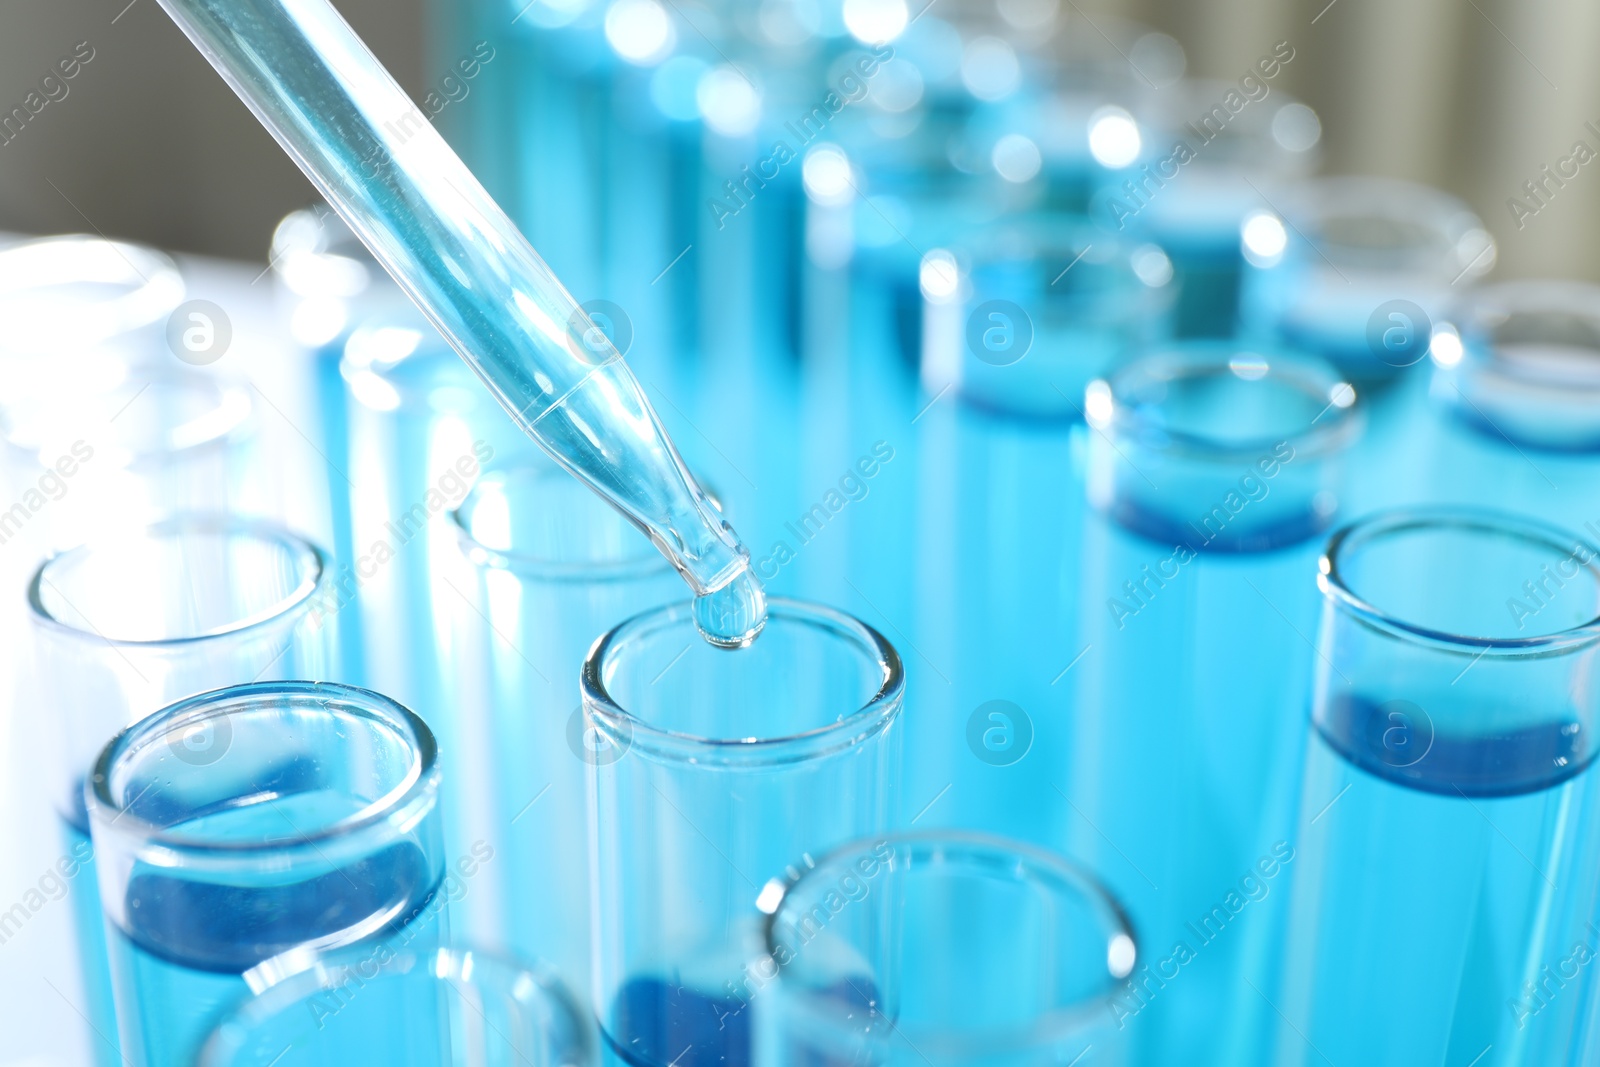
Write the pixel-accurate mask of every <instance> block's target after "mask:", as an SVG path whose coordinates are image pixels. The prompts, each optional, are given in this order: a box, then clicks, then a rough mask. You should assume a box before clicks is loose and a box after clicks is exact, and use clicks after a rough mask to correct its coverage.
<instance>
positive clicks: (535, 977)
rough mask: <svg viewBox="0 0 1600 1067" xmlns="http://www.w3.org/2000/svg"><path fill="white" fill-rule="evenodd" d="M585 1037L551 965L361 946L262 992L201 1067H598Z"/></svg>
mask: <svg viewBox="0 0 1600 1067" xmlns="http://www.w3.org/2000/svg"><path fill="white" fill-rule="evenodd" d="M380 949H381V951H380ZM589 1030H590V1023H589V1020H588V1019H586V1018H585V1017H584V1015H583V1011H582V1009H581V1008H579V1006H578V1004H577V1003H576V1001H575V1000H574V999H573V995H572V992H571V989H570V988H569V987H568V985H567V983H565V982H564V981H562V979H561V978H560V977H559V976H558V975H556V974H554V973H552V972H551V971H550V970H549V969H548V968H546V967H542V966H538V965H533V964H527V963H523V962H520V961H518V960H517V959H515V958H512V957H506V956H501V955H495V954H491V953H485V952H483V951H482V950H480V949H475V948H461V947H450V948H441V949H438V950H436V951H432V952H428V951H418V950H415V949H404V950H399V951H391V950H388V949H387V946H376V947H374V946H365V945H358V946H355V947H352V948H347V949H343V950H340V951H338V952H331V953H327V954H319V955H318V956H317V958H316V961H315V963H313V964H312V965H311V966H310V967H309V968H307V969H306V970H304V971H301V972H299V973H297V974H295V975H293V976H290V977H286V978H282V979H279V980H277V981H274V982H272V983H271V984H269V985H266V986H265V987H264V988H262V989H260V990H259V991H257V992H256V993H254V995H252V996H251V997H250V998H249V999H248V1000H246V1001H244V1002H243V1003H242V1004H240V1005H239V1006H238V1007H236V1008H234V1009H233V1010H232V1011H231V1012H230V1013H229V1014H228V1016H227V1017H226V1018H224V1019H223V1021H222V1022H221V1023H220V1024H218V1026H217V1028H216V1030H214V1031H213V1032H212V1034H211V1036H210V1037H209V1038H207V1040H206V1044H205V1047H204V1048H203V1050H202V1051H201V1055H200V1058H199V1059H198V1060H197V1061H195V1065H196V1067H267V1065H269V1064H276V1065H278V1067H345V1065H347V1064H351V1063H370V1062H374V1059H373V1058H374V1057H375V1056H378V1055H382V1056H383V1059H382V1061H381V1062H382V1063H384V1064H385V1067H590V1065H591V1064H592V1063H593V1062H594V1042H593V1039H592V1037H591V1036H590V1033H589ZM419 1031H431V1032H427V1033H419Z"/></svg>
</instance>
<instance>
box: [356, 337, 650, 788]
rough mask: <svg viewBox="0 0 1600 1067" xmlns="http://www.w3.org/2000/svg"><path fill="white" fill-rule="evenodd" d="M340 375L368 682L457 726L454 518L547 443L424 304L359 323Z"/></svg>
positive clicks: (439, 724) (458, 588)
mask: <svg viewBox="0 0 1600 1067" xmlns="http://www.w3.org/2000/svg"><path fill="white" fill-rule="evenodd" d="M338 371H339V374H340V376H341V379H342V386H343V402H344V405H345V414H344V418H345V420H346V423H347V425H348V428H349V435H350V436H349V445H348V447H349V464H348V466H347V467H346V468H345V469H346V470H347V471H348V472H349V475H350V485H349V487H348V488H349V505H350V517H349V521H350V538H351V546H352V547H351V554H350V556H349V557H348V558H347V559H346V560H344V561H343V563H344V566H342V567H341V568H340V575H339V583H338V589H339V603H340V606H341V608H342V609H343V610H345V611H346V612H348V614H349V615H350V616H352V617H359V622H358V625H359V627H360V630H361V635H362V649H361V665H362V682H363V684H365V685H368V686H371V687H372V688H374V689H377V690H379V691H380V692H382V693H385V694H387V695H389V696H391V697H393V698H395V699H396V700H399V701H401V702H402V703H404V704H406V705H407V706H409V707H412V708H415V709H417V710H418V711H419V712H420V713H421V714H423V715H424V716H426V717H427V719H428V721H429V722H430V723H432V724H433V725H434V726H435V727H436V728H438V729H444V730H446V731H448V729H449V725H448V723H447V719H448V718H450V717H451V716H452V715H453V712H454V709H455V701H454V699H453V697H452V696H451V695H450V694H449V692H448V689H447V687H446V686H445V684H444V681H443V678H444V674H445V672H446V670H447V669H448V665H449V660H450V659H451V658H452V657H453V656H454V655H455V654H456V653H457V652H458V651H459V650H458V649H457V648H456V647H455V646H454V645H453V644H452V643H451V642H450V641H449V639H448V636H447V629H448V619H449V616H450V612H451V611H452V610H454V608H455V606H456V605H457V604H458V603H459V601H460V599H461V596H462V592H463V590H464V588H465V587H464V584H463V583H462V581H461V579H460V577H459V576H457V575H453V574H452V573H451V566H452V565H453V564H454V563H456V562H457V561H458V554H457V552H456V544H455V542H456V539H455V532H454V530H452V529H451V523H450V518H449V513H450V512H451V510H452V509H454V508H456V507H458V506H460V504H461V502H462V501H463V500H464V499H465V497H466V495H467V492H468V490H469V489H470V488H471V487H472V484H473V482H474V481H475V480H476V479H477V478H478V476H479V474H480V473H481V471H482V470H483V465H484V464H485V463H488V462H490V461H492V460H494V459H496V458H497V457H500V458H502V459H504V460H509V459H511V458H513V457H514V456H515V455H516V454H517V453H518V452H519V451H520V452H526V453H534V452H536V449H534V448H533V447H532V445H531V444H529V443H528V441H527V438H525V437H523V436H522V435H521V434H520V433H518V432H517V431H516V430H515V428H514V427H513V426H511V424H510V423H508V422H507V421H506V420H505V419H504V418H503V417H501V413H500V412H499V410H498V409H497V408H496V407H495V405H494V404H493V403H492V402H491V401H490V399H489V397H488V396H487V395H485V394H484V392H483V390H482V389H480V388H479V387H478V385H477V383H476V382H475V381H474V380H473V378H472V375H471V373H470V372H469V371H468V370H467V368H466V367H464V366H463V365H462V363H461V361H460V360H459V359H457V358H456V357H455V355H454V353H452V352H451V351H450V350H449V348H448V347H447V346H446V345H445V344H444V343H443V342H442V341H441V340H440V339H439V336H438V334H437V333H436V332H435V331H434V329H433V328H432V327H431V326H429V325H428V324H427V323H426V322H423V321H422V320H421V318H420V316H418V315H416V313H415V312H414V311H411V312H410V313H408V314H392V315H389V316H386V317H382V318H375V319H371V320H368V321H367V322H366V323H364V324H362V325H361V326H358V327H357V328H356V329H355V330H353V331H352V332H351V334H350V336H349V337H348V339H347V340H346V342H345V345H344V350H343V353H342V355H341V357H340V359H339V361H338ZM640 540H643V539H642V538H641V539H640ZM452 584H453V585H454V586H455V588H452V587H451V585H452ZM452 810H453V809H452Z"/></svg>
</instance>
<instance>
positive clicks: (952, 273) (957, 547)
mask: <svg viewBox="0 0 1600 1067" xmlns="http://www.w3.org/2000/svg"><path fill="white" fill-rule="evenodd" d="M938 255H943V256H946V257H948V258H947V260H946V264H947V267H948V273H935V272H929V273H928V274H926V275H925V277H924V285H923V289H924V297H925V311H924V314H925V321H926V326H925V330H924V337H925V341H924V344H925V349H924V356H923V360H924V362H923V394H924V397H925V398H926V399H924V401H923V403H924V404H925V405H926V410H924V411H923V412H921V413H920V414H918V415H917V421H916V424H915V430H916V435H915V438H914V439H913V445H914V448H913V449H908V450H907V451H908V452H910V455H908V456H907V459H909V460H910V462H911V463H913V464H914V465H915V467H914V469H913V470H912V471H910V472H906V473H902V474H900V475H898V476H899V477H901V478H908V477H909V478H915V479H916V489H915V493H914V496H913V497H912V499H911V500H910V501H908V505H907V510H906V511H905V512H904V514H903V515H890V516H888V517H887V518H886V519H884V520H882V521H881V522H880V525H879V528H878V529H877V530H874V531H873V535H872V536H876V537H879V538H882V539H884V540H887V541H889V542H891V543H892V544H894V545H896V546H899V545H910V546H912V550H911V553H910V554H911V556H912V568H911V573H912V575H913V580H911V581H910V582H908V583H907V587H906V588H905V589H904V590H895V589H885V588H884V585H885V578H886V577H888V576H889V575H893V574H895V573H897V572H896V571H894V570H892V569H890V568H888V567H887V566H885V567H881V568H878V569H875V570H873V571H871V572H868V573H867V574H865V575H863V577H861V578H859V579H857V581H858V582H859V584H860V587H861V594H862V595H863V596H865V597H867V598H869V601H870V603H872V604H873V605H874V606H875V607H876V608H877V609H878V610H881V611H883V612H885V613H886V617H887V618H889V619H890V620H893V621H894V622H895V624H896V625H904V626H905V627H907V630H908V633H909V642H910V644H911V646H912V647H914V648H915V649H917V650H918V655H919V657H925V658H926V660H927V661H928V662H929V663H930V664H932V665H933V666H932V667H931V668H930V671H936V672H937V674H936V676H935V677H936V678H938V679H939V680H940V681H941V684H938V685H934V684H930V685H928V686H926V687H925V688H924V689H923V691H922V695H921V698H920V699H921V701H922V704H921V710H922V714H921V715H919V716H917V717H916V718H915V719H913V720H911V721H909V722H908V724H907V729H908V735H907V745H908V750H909V751H910V752H911V753H912V756H911V758H910V759H908V761H907V766H908V768H909V779H908V786H907V788H908V792H909V793H910V794H911V795H913V796H916V797H919V798H921V799H920V800H919V801H918V805H919V806H920V805H922V804H927V803H929V802H931V801H933V800H934V799H935V798H937V801H938V805H937V807H936V809H934V810H933V811H930V812H929V817H933V814H934V811H936V812H937V817H938V819H939V821H940V823H942V824H943V825H947V826H951V825H953V826H964V827H970V828H973V829H981V830H985V831H988V832H994V833H1004V834H1006V835H1008V836H1011V837H1017V838H1021V839H1024V840H1030V841H1035V842H1039V843H1050V842H1053V841H1055V840H1057V839H1058V837H1059V835H1060V834H1061V833H1062V832H1063V830H1062V823H1061V816H1062V810H1061V804H1060V797H1059V795H1058V794H1057V793H1056V792H1055V790H1054V789H1053V788H1052V783H1053V782H1055V781H1056V779H1057V770H1058V768H1059V767H1060V765H1061V763H1062V762H1064V761H1065V760H1066V759H1067V754H1066V749H1065V748H1064V747H1063V746H1065V745H1066V744H1067V743H1068V741H1069V739H1070V736H1071V732H1070V729H1068V728H1067V720H1066V716H1065V715H1063V714H1059V713H1058V712H1057V709H1059V708H1061V707H1062V705H1063V703H1064V702H1065V701H1066V700H1067V696H1068V693H1069V692H1070V689H1071V682H1070V681H1068V680H1066V679H1068V678H1069V677H1070V675H1071V671H1072V670H1074V669H1078V667H1079V663H1078V661H1079V660H1080V659H1081V658H1082V656H1081V654H1082V653H1083V651H1084V641H1083V640H1082V639H1080V637H1079V633H1080V629H1081V625H1080V619H1079V612H1078V610H1077V607H1076V601H1077V586H1078V583H1079V581H1080V576H1079V574H1078V564H1077V560H1078V558H1079V556H1080V552H1081V549H1082V544H1083V527H1084V521H1085V513H1086V511H1087V504H1086V503H1085V493H1084V486H1085V472H1086V461H1087V452H1086V448H1085V443H1086V442H1085V440H1084V433H1085V429H1084V425H1083V423H1082V421H1081V419H1082V415H1083V395H1084V389H1085V387H1086V385H1087V384H1088V383H1089V382H1090V381H1091V380H1094V379H1096V378H1097V377H1098V376H1099V375H1102V374H1106V373H1110V372H1111V371H1112V370H1113V369H1115V368H1117V367H1119V366H1121V365H1122V364H1123V363H1125V362H1126V361H1127V360H1128V359H1130V358H1132V356H1133V354H1134V353H1135V352H1137V351H1138V350H1140V348H1141V347H1142V346H1143V345H1145V344H1147V343H1149V342H1150V341H1152V340H1155V339H1156V338H1158V337H1159V336H1160V331H1161V327H1162V322H1163V317H1164V312H1165V310H1166V308H1167V306H1168V305H1169V303H1170V301H1169V300H1168V299H1167V294H1166V292H1165V290H1164V288H1163V285H1162V284H1161V283H1163V282H1164V281H1165V276H1166V275H1168V274H1169V273H1170V268H1168V267H1166V264H1165V259H1164V257H1163V256H1162V254H1161V252H1160V251H1159V250H1157V249H1154V248H1147V249H1140V250H1135V249H1131V248H1128V247H1125V246H1123V245H1121V244H1119V243H1118V242H1116V241H1114V240H1110V239H1107V238H1106V236H1105V235H1104V234H1102V233H1100V232H1098V231H1092V230H1088V229H1087V227H1084V226H1082V225H1080V224H1079V222H1078V220H1076V219H1074V218H1073V217H1071V216H1068V217H1065V218H1063V217H1060V216H1056V215H1052V214H1049V213H1040V214H1038V215H1035V216H1030V217H1029V218H1028V220H1027V221H1019V222H1018V223H1017V224H1016V225H1015V226H1014V227H1011V228H1007V229H1004V230H1001V231H999V232H998V233H996V232H993V231H991V232H990V233H989V234H988V235H987V237H975V238H973V239H972V241H971V243H970V244H969V245H967V246H964V247H963V246H957V249H956V250H954V251H946V250H943V249H938V250H933V251H930V252H929V257H930V258H932V257H934V256H938ZM1136 264H1137V267H1142V268H1143V269H1144V270H1145V272H1146V275H1147V277H1146V278H1141V276H1140V274H1139V271H1138V269H1136ZM1080 272H1081V273H1080ZM951 279H954V282H953V284H952V283H951ZM1052 281H1053V282H1054V284H1052ZM896 462H897V463H899V462H902V461H901V460H900V459H898V458H897V459H896ZM1041 485H1050V486H1052V487H1053V489H1052V490H1051V491H1050V492H1048V493H1041V492H1040V491H1039V487H1040V486H1041ZM891 522H893V523H896V524H897V525H896V526H895V527H894V529H895V533H894V534H893V535H889V536H886V535H884V534H883V533H882V530H883V529H884V528H885V527H886V526H887V524H888V523H891ZM870 539H871V538H870V537H869V538H864V540H867V541H869V542H870ZM866 550H868V549H865V548H864V549H863V551H866ZM951 738H958V739H961V743H958V744H954V745H952V744H951V743H950V739H951ZM946 786H949V787H950V788H949V790H948V793H945V792H944V789H945V787H946Z"/></svg>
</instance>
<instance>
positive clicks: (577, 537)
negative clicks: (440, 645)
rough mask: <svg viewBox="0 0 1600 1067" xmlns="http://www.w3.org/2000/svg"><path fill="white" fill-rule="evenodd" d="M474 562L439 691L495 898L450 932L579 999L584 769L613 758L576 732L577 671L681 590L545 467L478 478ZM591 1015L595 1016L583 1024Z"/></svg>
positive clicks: (471, 904) (640, 546) (469, 553)
mask: <svg viewBox="0 0 1600 1067" xmlns="http://www.w3.org/2000/svg"><path fill="white" fill-rule="evenodd" d="M452 520H453V523H454V526H455V530H456V533H457V535H458V536H459V538H460V544H461V550H462V552H463V553H464V555H465V557H466V559H467V560H468V561H469V562H470V564H471V567H472V572H473V573H472V578H471V581H470V583H466V584H463V587H462V592H463V593H464V594H465V595H466V596H468V597H470V598H471V599H470V601H468V602H465V603H459V604H457V605H456V606H455V609H454V610H453V611H452V612H449V613H448V614H450V615H452V616H453V617H454V618H456V619H457V620H458V621H457V623H456V626H455V634H456V635H457V636H456V637H455V638H454V639H453V644H454V646H455V647H456V648H458V649H459V652H458V654H457V656H456V658H455V660H454V663H453V673H452V676H451V681H450V688H451V691H452V693H453V694H454V699H455V700H456V702H457V703H458V704H459V706H460V713H459V715H458V716H457V718H458V722H459V731H460V738H459V740H458V742H457V744H458V754H457V755H456V756H455V757H454V758H456V759H458V760H463V761H468V762H470V763H471V764H472V765H473V767H474V772H473V780H472V781H471V782H470V783H461V786H460V787H459V788H458V789H457V790H456V791H455V792H456V794H457V795H458V796H459V798H460V802H461V803H463V804H465V805H468V806H469V807H470V808H471V809H472V810H471V811H470V812H468V813H465V814H467V815H468V816H469V817H470V818H473V819H475V820H476V821H477V824H478V825H480V826H481V827H482V829H481V830H475V831H473V832H472V833H471V835H470V836H471V837H472V838H478V837H482V838H483V839H485V840H488V841H491V842H493V843H494V844H495V846H496V855H495V858H494V864H493V867H492V868H491V870H490V871H489V872H488V873H487V874H486V875H485V877H490V878H493V879H494V880H495V884H496V889H495V892H494V894H493V899H492V901H490V902H489V903H485V904H482V905H481V906H480V904H479V901H480V900H489V895H488V894H486V893H479V894H475V895H474V896H473V897H471V898H469V899H468V900H467V901H466V903H467V905H468V908H467V911H468V915H467V918H466V922H467V923H469V924H471V929H470V931H469V930H468V929H466V928H462V927H458V929H459V930H461V932H462V933H463V934H466V935H469V936H470V937H471V939H472V940H473V941H474V942H485V941H493V942H495V943H498V944H500V945H501V946H502V947H505V948H507V949H509V950H510V951H512V952H514V953H516V954H517V955H521V956H526V957H528V958H532V959H541V960H544V961H546V962H548V963H550V964H552V965H553V966H554V967H555V968H556V969H557V970H558V971H559V972H560V974H561V975H562V976H563V977H564V978H565V979H566V981H567V982H568V983H569V984H570V985H571V986H572V987H573V989H574V990H576V991H577V994H578V996H579V997H580V998H581V1001H582V1002H583V1003H584V1004H587V1003H588V998H589V988H590V982H589V975H590V971H591V966H590V946H589V932H590V911H591V905H590V899H591V892H590V878H589V837H588V832H587V817H586V808H587V805H588V782H587V778H586V767H587V766H588V764H590V763H600V762H610V761H612V760H616V759H620V758H621V757H622V755H623V754H624V752H623V750H621V749H616V748H609V747H606V746H604V745H603V744H599V741H600V739H599V738H598V736H597V735H596V734H595V733H594V731H592V730H591V729H590V728H589V727H588V725H587V724H586V723H585V721H584V717H583V707H582V704H581V702H580V699H579V694H578V675H579V673H580V671H581V670H582V667H583V660H584V656H585V654H586V653H587V652H588V650H589V646H590V645H591V644H592V643H593V640H594V637H595V636H596V635H598V634H601V633H604V632H605V631H607V630H609V629H610V628H611V627H613V626H615V625H616V624H617V623H619V622H621V621H622V620H624V619H626V618H629V617H631V616H633V615H636V614H638V613H639V612H641V611H644V610H645V609H647V608H653V607H656V606H658V605H660V604H664V603H666V602H668V601H671V600H676V599H678V598H679V597H680V596H681V594H682V588H683V587H682V583H681V582H679V581H678V580H677V576H676V575H674V574H673V573H672V568H671V567H670V566H669V565H668V564H667V562H666V561H665V560H664V559H662V558H661V556H660V554H659V553H657V552H656V551H654V550H653V549H652V548H651V547H650V545H649V544H648V543H647V542H645V541H644V540H643V539H642V538H640V537H639V536H638V535H637V533H636V532H635V531H634V529H633V528H632V527H631V526H629V525H628V524H627V523H626V522H624V521H623V519H622V517H621V516H620V515H618V514H617V513H616V512H615V511H613V510H612V509H610V508H608V507H606V505H605V504H604V503H603V502H602V501H600V500H599V499H597V498H596V497H595V496H594V494H593V493H590V492H589V491H588V490H587V489H585V488H584V487H583V486H582V485H580V484H579V483H578V482H576V481H574V480H573V479H572V478H570V477H568V476H567V474H566V473H565V472H564V471H562V470H561V469H560V468H558V467H556V466H555V465H554V464H552V463H549V462H542V461H523V462H517V463H508V464H500V465H497V466H494V467H491V468H490V469H488V470H487V471H485V473H484V475H483V477H482V478H480V479H479V480H478V482H477V484H476V485H475V486H474V487H473V489H472V491H471V492H470V493H468V494H467V498H466V500H465V501H463V502H462V505H461V507H460V508H458V509H457V510H456V511H455V512H454V513H453V514H452ZM585 1017H586V1019H592V1018H593V1012H592V1011H590V1012H586V1013H585Z"/></svg>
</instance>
